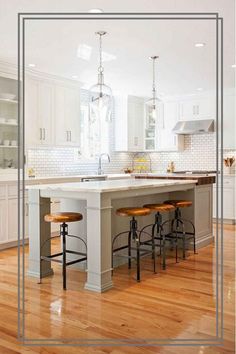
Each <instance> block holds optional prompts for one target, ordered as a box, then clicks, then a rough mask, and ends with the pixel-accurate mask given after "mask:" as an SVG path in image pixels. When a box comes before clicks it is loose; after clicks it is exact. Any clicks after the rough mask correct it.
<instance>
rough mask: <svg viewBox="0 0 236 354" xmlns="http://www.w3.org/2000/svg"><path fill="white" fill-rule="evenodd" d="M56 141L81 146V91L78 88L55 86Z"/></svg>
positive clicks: (59, 143)
mask: <svg viewBox="0 0 236 354" xmlns="http://www.w3.org/2000/svg"><path fill="white" fill-rule="evenodd" d="M55 131H56V136H55V143H56V145H59V146H62V145H63V146H65V145H69V146H80V92H79V89H78V88H74V87H65V86H59V85H58V86H55Z"/></svg>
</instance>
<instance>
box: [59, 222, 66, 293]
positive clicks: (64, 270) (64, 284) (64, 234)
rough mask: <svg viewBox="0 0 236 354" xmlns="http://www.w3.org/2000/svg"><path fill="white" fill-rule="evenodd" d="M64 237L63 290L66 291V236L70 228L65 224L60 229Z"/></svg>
mask: <svg viewBox="0 0 236 354" xmlns="http://www.w3.org/2000/svg"><path fill="white" fill-rule="evenodd" d="M60 233H61V237H62V276H63V289H64V290H66V236H67V235H68V226H67V224H65V223H63V224H62V225H61V227H60Z"/></svg>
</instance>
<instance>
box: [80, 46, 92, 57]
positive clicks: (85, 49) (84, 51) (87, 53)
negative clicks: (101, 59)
mask: <svg viewBox="0 0 236 354" xmlns="http://www.w3.org/2000/svg"><path fill="white" fill-rule="evenodd" d="M91 53H92V47H90V46H89V45H87V44H80V45H79V46H78V49H77V57H78V58H80V59H84V60H89V59H90V57H91Z"/></svg>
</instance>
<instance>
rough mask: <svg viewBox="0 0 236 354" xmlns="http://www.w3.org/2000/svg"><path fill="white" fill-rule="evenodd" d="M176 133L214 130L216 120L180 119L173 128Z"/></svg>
mask: <svg viewBox="0 0 236 354" xmlns="http://www.w3.org/2000/svg"><path fill="white" fill-rule="evenodd" d="M172 131H173V132H174V133H175V134H189V135H190V134H206V133H213V132H214V120H213V119H204V120H186V121H179V122H177V123H176V125H175V127H174V128H173V129H172Z"/></svg>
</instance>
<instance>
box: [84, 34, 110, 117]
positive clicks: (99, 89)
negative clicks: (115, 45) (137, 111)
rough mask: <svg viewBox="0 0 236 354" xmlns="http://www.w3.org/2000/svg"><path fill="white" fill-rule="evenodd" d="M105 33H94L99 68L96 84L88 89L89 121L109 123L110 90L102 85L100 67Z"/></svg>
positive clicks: (102, 72)
mask: <svg viewBox="0 0 236 354" xmlns="http://www.w3.org/2000/svg"><path fill="white" fill-rule="evenodd" d="M106 33H107V32H105V31H99V32H95V34H96V35H98V36H99V67H98V82H97V84H96V85H93V86H91V87H90V90H89V91H90V95H89V96H90V97H89V105H90V121H91V122H93V121H95V120H97V119H99V120H102V119H105V121H107V122H110V121H111V116H112V90H111V89H110V87H109V86H107V85H105V84H104V68H103V66H102V36H104V35H105V34H106Z"/></svg>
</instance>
